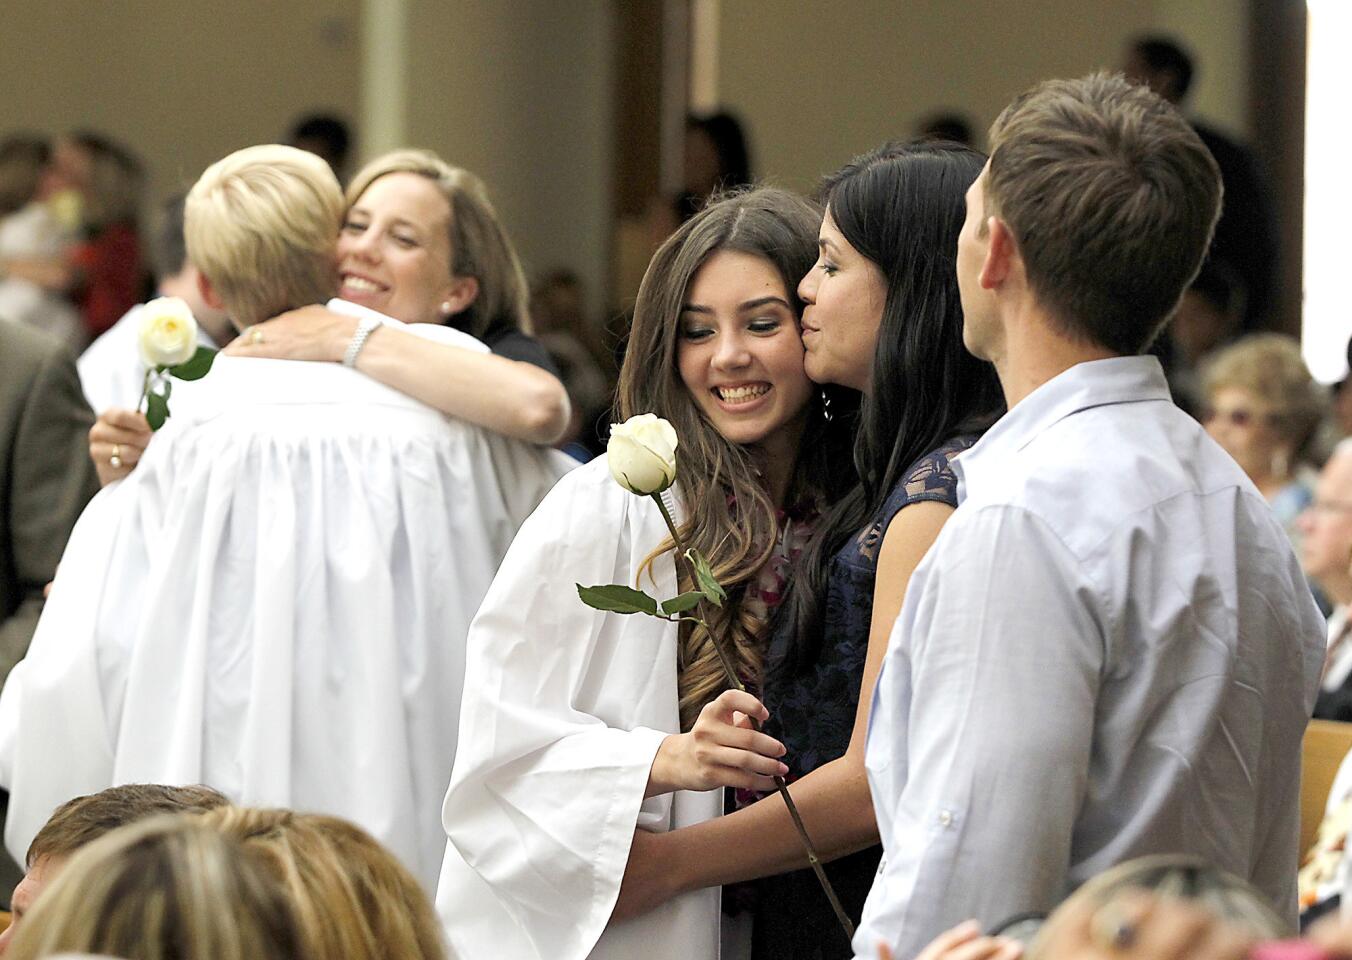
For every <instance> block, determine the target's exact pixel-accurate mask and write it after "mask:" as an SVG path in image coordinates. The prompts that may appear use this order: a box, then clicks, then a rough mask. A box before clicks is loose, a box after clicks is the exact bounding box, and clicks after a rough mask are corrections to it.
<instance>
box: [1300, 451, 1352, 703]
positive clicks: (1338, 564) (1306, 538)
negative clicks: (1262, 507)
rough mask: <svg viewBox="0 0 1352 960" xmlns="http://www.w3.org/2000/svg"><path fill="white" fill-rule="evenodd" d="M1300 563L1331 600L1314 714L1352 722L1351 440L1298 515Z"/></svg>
mask: <svg viewBox="0 0 1352 960" xmlns="http://www.w3.org/2000/svg"><path fill="white" fill-rule="evenodd" d="M1300 532H1301V534H1302V537H1303V539H1302V542H1301V551H1300V553H1301V564H1302V566H1303V567H1304V568H1305V575H1306V576H1307V577H1309V578H1310V579H1311V580H1313V581H1314V582H1315V583H1316V584H1317V585H1318V586H1319V588H1320V590H1322V591H1323V593H1324V595H1325V596H1326V597H1327V598H1328V600H1329V602H1330V603H1332V604H1333V612H1332V613H1331V614H1329V618H1328V653H1327V654H1326V656H1325V659H1324V675H1323V679H1322V680H1321V682H1320V690H1319V698H1318V699H1317V700H1316V701H1315V705H1314V716H1316V717H1318V718H1320V719H1322V720H1342V721H1352V622H1350V621H1349V604H1352V573H1349V572H1348V558H1349V555H1352V440H1344V441H1343V442H1342V443H1340V444H1338V446H1337V447H1336V448H1335V449H1334V451H1333V455H1332V456H1331V457H1329V460H1328V463H1326V464H1324V469H1323V470H1322V471H1321V472H1320V474H1319V480H1318V483H1316V485H1315V489H1314V500H1313V502H1312V503H1311V504H1310V506H1309V507H1308V508H1306V510H1305V512H1304V513H1302V514H1301V515H1300Z"/></svg>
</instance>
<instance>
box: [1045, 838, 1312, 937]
mask: <svg viewBox="0 0 1352 960" xmlns="http://www.w3.org/2000/svg"><path fill="white" fill-rule="evenodd" d="M1132 892H1140V893H1148V894H1153V895H1154V897H1156V898H1158V900H1159V901H1165V902H1182V903H1187V904H1189V905H1191V906H1194V907H1196V908H1198V909H1199V910H1201V911H1202V912H1203V913H1204V914H1205V915H1206V917H1207V919H1208V920H1209V921H1212V922H1218V923H1221V924H1224V925H1225V927H1226V932H1227V936H1228V937H1233V938H1235V940H1236V942H1248V943H1252V942H1254V941H1257V940H1276V939H1280V938H1282V937H1286V936H1290V935H1291V934H1292V933H1294V932H1295V931H1293V930H1292V929H1291V928H1290V927H1289V926H1288V925H1287V923H1286V921H1284V920H1283V919H1282V918H1281V916H1280V915H1278V914H1277V912H1276V911H1275V910H1273V908H1272V905H1271V904H1270V903H1268V901H1267V898H1266V897H1265V896H1264V895H1263V894H1262V893H1261V892H1260V891H1259V890H1257V889H1256V888H1254V887H1253V886H1252V885H1251V884H1249V883H1246V882H1245V881H1243V880H1241V879H1240V878H1239V877H1236V876H1234V875H1232V874H1229V873H1226V872H1225V871H1223V870H1219V869H1217V868H1216V867H1213V866H1211V865H1210V864H1208V863H1207V862H1206V861H1205V860H1202V859H1200V858H1198V857H1191V856H1184V855H1181V854H1157V855H1155V856H1148V857H1141V858H1139V859H1137V860H1129V861H1127V862H1126V863H1123V864H1119V865H1118V866H1116V867H1113V868H1112V869H1110V870H1105V871H1104V872H1103V873H1101V874H1099V875H1098V876H1096V877H1094V878H1093V879H1092V880H1090V881H1089V882H1087V883H1086V884H1084V886H1082V887H1080V888H1079V889H1078V890H1076V891H1075V892H1074V893H1073V894H1071V895H1070V896H1069V897H1067V898H1066V900H1065V901H1064V902H1063V903H1062V904H1061V905H1060V906H1059V907H1057V908H1056V910H1054V911H1053V912H1052V915H1051V916H1050V917H1049V918H1048V919H1047V922H1046V923H1045V924H1044V925H1043V927H1042V929H1041V930H1039V931H1038V934H1037V936H1036V937H1034V938H1033V940H1032V942H1031V943H1030V944H1029V947H1028V954H1027V955H1028V958H1029V960H1053V958H1057V957H1067V956H1068V955H1069V953H1070V951H1068V950H1067V949H1066V946H1067V941H1068V940H1070V939H1073V938H1075V936H1076V934H1075V930H1076V928H1077V927H1079V928H1080V929H1083V927H1082V926H1081V925H1082V924H1083V923H1084V921H1085V920H1086V919H1087V918H1088V919H1089V920H1090V923H1089V930H1088V933H1089V935H1090V937H1091V938H1092V939H1093V940H1094V942H1095V943H1096V944H1097V945H1099V946H1104V947H1111V946H1112V941H1113V940H1114V939H1117V940H1119V941H1120V940H1121V939H1122V938H1123V936H1124V935H1123V934H1122V933H1121V932H1120V931H1121V930H1122V929H1124V926H1123V925H1127V926H1130V925H1131V924H1132V923H1133V922H1135V923H1139V922H1140V920H1141V918H1139V917H1137V916H1133V915H1134V914H1136V913H1137V911H1136V910H1134V909H1132V908H1129V907H1127V905H1126V902H1124V900H1129V899H1130V894H1131V893H1132ZM1135 902H1137V903H1144V902H1146V901H1141V900H1136V901H1135ZM1119 945H1122V944H1120V943H1119Z"/></svg>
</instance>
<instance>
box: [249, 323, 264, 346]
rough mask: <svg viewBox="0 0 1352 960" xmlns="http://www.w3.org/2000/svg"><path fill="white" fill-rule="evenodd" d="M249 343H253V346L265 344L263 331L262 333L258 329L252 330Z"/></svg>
mask: <svg viewBox="0 0 1352 960" xmlns="http://www.w3.org/2000/svg"><path fill="white" fill-rule="evenodd" d="M249 342H250V343H253V344H259V343H262V342H263V331H262V330H259V329H258V328H257V327H254V328H253V329H252V330H250V331H249Z"/></svg>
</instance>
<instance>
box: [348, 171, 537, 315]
mask: <svg viewBox="0 0 1352 960" xmlns="http://www.w3.org/2000/svg"><path fill="white" fill-rule="evenodd" d="M391 173H413V174H417V175H418V176H420V177H423V178H425V179H427V180H430V181H432V184H433V186H435V187H436V188H437V189H438V190H439V191H441V195H442V196H443V197H445V198H446V202H447V203H448V204H450V207H451V222H450V224H449V226H450V231H451V276H453V277H473V278H474V279H475V280H476V281H477V282H478V284H479V294H478V296H476V297H475V298H474V302H473V303H471V304H470V305H469V306H468V307H466V308H465V309H464V310H463V311H462V312H461V313H459V314H457V315H456V317H455V326H456V327H458V328H460V329H462V330H464V331H465V332H466V333H468V334H470V335H471V336H475V337H479V338H481V339H482V337H483V335H484V332H485V331H487V330H488V329H489V328H490V327H492V326H495V325H505V326H507V327H508V328H510V329H513V330H521V331H524V332H525V333H530V332H531V322H530V292H529V289H528V288H527V286H526V273H525V271H524V270H522V269H521V260H520V258H519V257H517V255H516V248H515V247H513V246H512V241H511V240H510V239H509V238H508V237H507V231H506V230H504V229H503V227H502V222H501V221H500V220H498V214H497V211H496V210H494V209H493V204H492V202H491V201H490V200H489V199H488V187H486V186H485V185H484V182H483V181H482V180H480V179H479V178H478V177H477V176H475V175H474V174H472V173H470V172H469V171H468V170H465V169H464V168H462V167H453V166H451V165H450V164H449V163H447V162H446V161H445V160H442V159H441V158H440V157H439V156H437V155H436V154H435V153H433V152H432V151H430V150H395V151H394V152H393V153H387V154H385V155H384V156H380V157H376V159H374V160H372V161H371V162H370V163H368V164H367V165H366V166H364V167H362V168H361V169H360V170H358V171H357V175H356V176H355V177H353V178H352V182H351V183H350V184H348V187H347V204H348V206H349V207H350V206H353V205H354V204H356V202H357V201H358V200H359V199H361V195H362V194H363V193H365V192H366V188H367V187H369V186H370V185H371V184H373V183H375V182H376V181H377V180H379V179H380V178H381V177H384V176H387V175H389V174H391Z"/></svg>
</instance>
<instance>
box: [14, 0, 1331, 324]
mask: <svg viewBox="0 0 1352 960" xmlns="http://www.w3.org/2000/svg"><path fill="white" fill-rule="evenodd" d="M1304 16H1305V4H1304V2H1303V0H1136V2H1132V3H1122V2H1119V0H1042V2H1039V3H1036V4H1026V3H1021V4H1014V3H1009V2H1007V0H837V2H834V3H831V4H825V5H824V4H817V3H803V2H798V0H493V2H482V0H288V2H286V3H276V2H270V0H234V2H231V3H229V4H213V3H202V2H193V0H45V2H43V3H36V2H19V3H12V4H8V5H7V8H6V17H5V20H6V23H5V28H4V29H3V30H2V31H0V91H3V94H2V95H0V134H5V133H10V132H17V131H20V130H33V131H37V132H40V133H47V134H57V133H61V132H63V131H67V130H70V129H72V128H84V127H87V128H94V129H97V130H99V131H102V132H105V133H107V134H108V135H110V136H112V137H114V138H116V139H118V140H120V141H122V142H124V143H126V144H127V145H129V146H130V147H132V148H133V149H134V150H135V151H136V152H137V153H138V154H139V155H140V156H141V157H142V158H143V159H144V160H145V162H146V165H147V168H148V171H149V174H150V187H151V190H150V197H149V198H148V206H149V205H151V204H153V203H154V202H156V201H157V200H158V199H160V198H161V197H163V196H164V195H166V194H167V193H169V192H171V191H173V190H177V189H181V188H183V187H185V186H187V185H189V184H190V183H191V182H192V181H193V179H194V178H195V177H196V176H197V174H198V173H199V172H200V171H201V169H202V168H203V167H204V166H206V165H207V164H208V163H210V162H211V161H213V160H215V159H217V158H219V157H220V156H222V155H224V154H225V153H226V152H228V151H230V150H232V149H234V148H237V147H239V146H243V145H247V144H250V143H258V142H266V141H276V140H282V139H284V138H285V137H286V134H287V130H288V129H289V127H290V125H291V123H292V122H293V121H294V120H295V119H296V118H297V117H298V116H300V115H301V114H303V113H306V112H311V111H329V112H333V113H336V114H338V115H339V116H342V117H344V118H346V119H347V120H348V121H350V122H351V124H352V126H353V129H354V134H355V136H356V153H357V157H356V158H354V161H353V162H352V163H351V164H350V169H355V167H356V166H357V165H358V163H359V162H360V159H362V158H363V157H369V156H370V155H372V154H373V153H375V152H379V151H380V150H383V149H386V148H389V147H391V146H395V145H415V146H427V147H431V148H432V149H435V150H437V151H438V152H440V153H441V154H443V155H444V156H445V157H446V158H447V159H448V160H450V161H451V162H453V163H459V164H462V165H464V166H466V167H469V168H470V169H472V170H474V171H476V172H477V173H479V174H480V175H482V176H483V177H484V179H485V180H486V181H487V182H488V184H489V186H490V188H491V190H492V192H493V194H494V196H495V198H496V201H497V204H498V206H499V207H500V209H501V212H502V214H503V217H504V220H505V221H506V223H507V226H508V229H509V230H510V232H511V233H512V235H513V237H514V238H515V240H516V242H517V244H518V245H519V247H520V249H521V252H522V254H523V256H524V259H525V261H526V264H527V268H528V271H529V272H530V273H531V274H532V276H534V277H538V276H541V275H544V274H545V273H547V272H549V271H553V270H556V269H559V268H567V269H569V270H571V271H573V272H575V273H576V274H577V275H578V277H579V278H580V279H581V281H582V285H583V288H584V290H585V293H586V304H587V311H588V313H589V315H590V316H593V317H598V318H599V317H601V316H604V315H609V314H610V313H613V312H615V311H618V310H622V309H623V308H624V307H625V305H626V302H627V301H628V300H630V298H632V294H633V292H634V291H635V289H636V287H637V279H638V277H639V276H640V275H641V272H642V268H643V266H644V264H645V263H646V260H647V257H648V255H649V254H650V252H651V250H652V245H653V235H652V232H651V231H650V230H647V229H646V228H645V227H644V226H643V224H642V221H643V219H644V213H645V210H644V203H643V201H644V198H645V197H651V196H653V195H656V194H659V193H660V192H662V190H663V189H664V188H667V189H669V188H670V186H671V185H672V184H679V182H680V169H679V168H680V165H681V147H680V135H681V129H682V124H683V119H684V114H685V111H686V109H687V108H688V107H690V106H691V105H694V106H696V107H706V108H709V107H719V108H726V109H729V110H732V111H734V112H736V113H737V114H738V115H739V116H740V118H741V119H742V121H743V122H744V124H745V127H746V130H747V132H748V135H749V138H750V142H751V153H752V162H753V171H754V172H755V173H756V174H757V175H759V176H762V177H768V178H770V179H772V180H775V181H778V182H780V183H783V184H785V185H788V186H792V187H796V188H800V189H809V188H811V186H812V185H813V183H814V182H815V181H816V179H817V178H818V177H819V176H820V175H821V174H823V173H825V172H828V171H830V170H832V169H834V168H836V167H837V166H839V165H840V164H841V163H843V162H845V161H846V160H848V159H849V158H850V157H851V156H853V155H854V154H857V153H859V152H861V151H863V150H866V149H869V148H870V147H872V146H874V145H876V144H877V143H879V142H881V141H882V140H884V139H887V138H890V137H899V136H903V137H904V136H908V135H910V134H912V133H914V132H915V127H916V123H917V121H918V120H919V119H920V118H921V117H923V116H925V115H927V114H931V113H933V112H935V111H939V110H953V111H959V112H961V113H963V114H965V115H967V116H968V117H970V119H971V120H972V121H973V122H974V126H975V128H976V130H977V141H978V145H980V144H981V142H982V141H983V140H984V132H985V127H986V126H987V125H988V124H989V123H990V121H991V120H992V119H993V118H994V116H995V114H996V113H997V112H998V111H999V109H1000V108H1001V107H1002V106H1003V105H1004V104H1005V103H1006V102H1007V101H1008V100H1009V98H1010V97H1011V96H1012V95H1013V94H1014V93H1016V92H1018V91H1019V90H1021V89H1023V88H1025V87H1027V86H1028V85H1030V84H1031V83H1033V82H1035V81H1037V80H1038V79H1041V78H1044V77H1048V76H1053V75H1061V76H1067V75H1078V74H1083V73H1086V72H1088V71H1090V70H1094V69H1097V68H1101V67H1119V66H1121V65H1122V63H1123V59H1124V48H1125V45H1126V43H1127V41H1128V39H1129V38H1131V37H1132V36H1135V35H1137V34H1140V33H1142V32H1161V33H1167V34H1171V35H1173V36H1174V37H1176V38H1177V39H1178V40H1180V41H1181V42H1182V43H1183V44H1184V45H1185V46H1187V47H1188V48H1189V49H1190V50H1191V51H1192V53H1193V54H1194V55H1195V57H1196V59H1197V62H1198V66H1199V69H1198V73H1197V76H1196V79H1195V83H1194V91H1193V94H1192V96H1191V98H1190V102H1189V110H1190V112H1192V113H1195V114H1196V115H1199V116H1201V117H1203V118H1205V119H1206V120H1208V121H1210V122H1211V123H1212V124H1214V125H1215V126H1217V127H1219V128H1220V129H1222V130H1225V131H1227V132H1229V133H1231V134H1233V135H1235V136H1237V137H1239V138H1241V139H1249V140H1252V141H1253V142H1254V144H1255V146H1256V147H1257V149H1258V152H1259V154H1260V156H1262V157H1264V158H1271V159H1273V160H1274V162H1275V164H1276V165H1277V166H1280V167H1281V168H1282V169H1279V170H1275V171H1273V174H1274V178H1275V180H1276V184H1277V191H1278V193H1279V194H1280V196H1279V205H1278V213H1279V217H1280V218H1281V224H1280V226H1281V229H1282V231H1283V237H1284V239H1285V240H1286V241H1287V243H1286V248H1285V249H1284V250H1283V262H1284V277H1285V282H1286V286H1287V290H1286V293H1285V299H1284V301H1283V304H1284V305H1283V307H1282V310H1281V311H1280V312H1279V314H1277V315H1274V318H1273V320H1272V325H1274V326H1277V327H1280V328H1284V329H1289V330H1292V331H1293V332H1294V331H1295V330H1296V329H1298V326H1299V285H1300V274H1299V257H1300V250H1299V247H1300V243H1299V238H1300V236H1301V234H1300V203H1301V193H1300V176H1301V166H1300V163H1301V143H1300V142H1298V141H1300V136H1299V133H1300V129H1301V128H1300V126H1299V124H1300V122H1301V120H1300V110H1301V109H1302V107H1303V99H1301V98H1302V97H1303V86H1302V84H1303V76H1304V73H1303V71H1304V63H1303V60H1302V59H1300V58H1301V56H1302V55H1303V54H1302V51H1303V46H1302V45H1303V43H1304V34H1303V30H1304ZM1274 25H1277V26H1279V27H1281V29H1282V30H1285V34H1284V35H1281V36H1277V34H1280V33H1281V30H1276V29H1275V27H1274ZM1255 51H1257V55H1256V54H1255ZM1283 77H1284V78H1285V80H1284V81H1283V82H1284V83H1285V86H1282V85H1281V84H1280V83H1276V82H1274V81H1273V78H1278V79H1281V78H1283ZM1288 88H1289V89H1288ZM1293 111H1294V113H1293ZM1274 117H1276V118H1283V117H1284V118H1286V119H1285V121H1283V122H1285V123H1286V126H1285V127H1283V128H1281V129H1278V124H1277V122H1276V121H1275V120H1273V119H1272V118H1274ZM1293 123H1294V124H1295V128H1294V129H1295V135H1294V137H1293V136H1292V133H1291V129H1292V128H1291V124H1293ZM367 132H369V133H370V137H369V138H365V139H364V137H365V134H366V133H367ZM1293 141H1296V142H1293Z"/></svg>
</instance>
